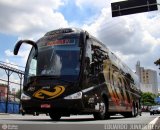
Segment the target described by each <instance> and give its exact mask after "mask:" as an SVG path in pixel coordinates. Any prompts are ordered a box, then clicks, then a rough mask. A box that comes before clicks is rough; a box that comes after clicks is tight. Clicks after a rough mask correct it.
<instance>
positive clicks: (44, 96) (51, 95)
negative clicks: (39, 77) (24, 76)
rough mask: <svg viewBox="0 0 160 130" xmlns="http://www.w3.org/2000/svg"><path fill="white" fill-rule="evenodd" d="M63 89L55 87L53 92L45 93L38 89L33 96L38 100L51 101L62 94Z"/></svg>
mask: <svg viewBox="0 0 160 130" xmlns="http://www.w3.org/2000/svg"><path fill="white" fill-rule="evenodd" d="M64 90H65V88H64V87H63V86H56V87H54V88H53V91H47V90H44V89H40V90H38V91H36V92H35V93H34V94H33V96H34V97H36V98H39V99H52V98H56V97H58V96H59V95H61V94H62V93H63V92H64Z"/></svg>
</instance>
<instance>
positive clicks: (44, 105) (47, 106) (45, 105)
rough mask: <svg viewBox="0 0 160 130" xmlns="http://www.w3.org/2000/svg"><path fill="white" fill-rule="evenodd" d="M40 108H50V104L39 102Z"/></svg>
mask: <svg viewBox="0 0 160 130" xmlns="http://www.w3.org/2000/svg"><path fill="white" fill-rule="evenodd" d="M41 108H51V105H50V104H41Z"/></svg>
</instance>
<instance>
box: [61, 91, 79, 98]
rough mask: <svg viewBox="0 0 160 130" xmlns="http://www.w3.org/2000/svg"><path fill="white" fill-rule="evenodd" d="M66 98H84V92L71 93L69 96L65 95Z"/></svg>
mask: <svg viewBox="0 0 160 130" xmlns="http://www.w3.org/2000/svg"><path fill="white" fill-rule="evenodd" d="M64 99H82V92H77V93H74V94H71V95H69V96H66V97H64Z"/></svg>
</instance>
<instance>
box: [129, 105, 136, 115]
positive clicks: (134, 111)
mask: <svg viewBox="0 0 160 130" xmlns="http://www.w3.org/2000/svg"><path fill="white" fill-rule="evenodd" d="M135 116H136V107H135V105H134V104H133V105H132V112H131V113H130V117H135Z"/></svg>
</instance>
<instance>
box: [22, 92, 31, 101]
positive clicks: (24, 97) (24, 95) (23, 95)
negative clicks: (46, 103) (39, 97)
mask: <svg viewBox="0 0 160 130" xmlns="http://www.w3.org/2000/svg"><path fill="white" fill-rule="evenodd" d="M30 99H31V97H29V96H27V95H26V94H24V93H22V94H21V100H30Z"/></svg>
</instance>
